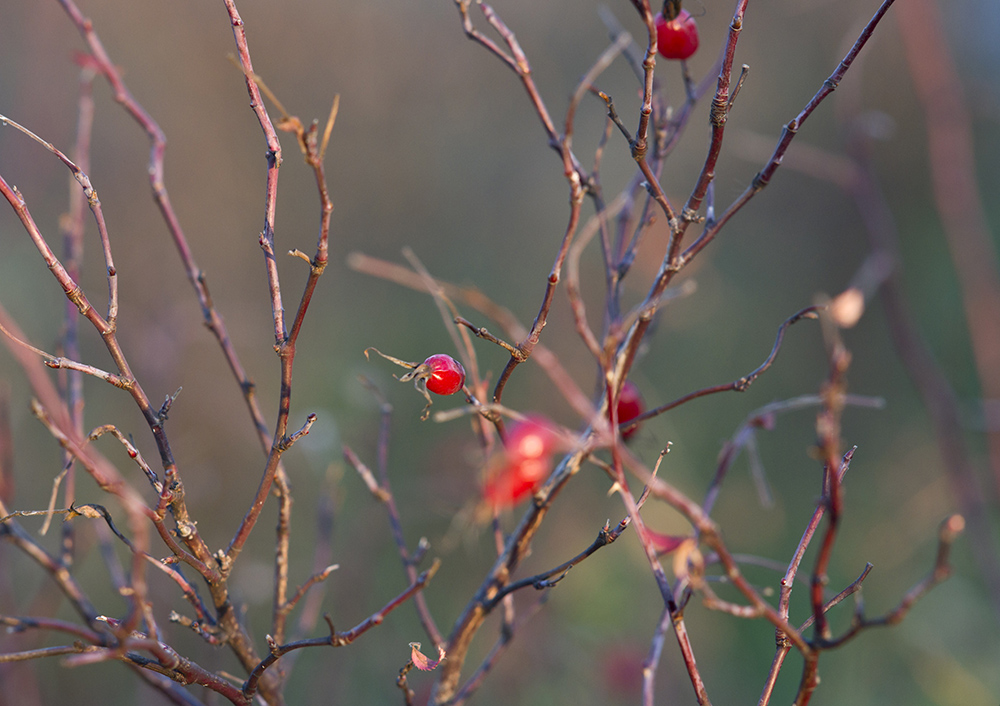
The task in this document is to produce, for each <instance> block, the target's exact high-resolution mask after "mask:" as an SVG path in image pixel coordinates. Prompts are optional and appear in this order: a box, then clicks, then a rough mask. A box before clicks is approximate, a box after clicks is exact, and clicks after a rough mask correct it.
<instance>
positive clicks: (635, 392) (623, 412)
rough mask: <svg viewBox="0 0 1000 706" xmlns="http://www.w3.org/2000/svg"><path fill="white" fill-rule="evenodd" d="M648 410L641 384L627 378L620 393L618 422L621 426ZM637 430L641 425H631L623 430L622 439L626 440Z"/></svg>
mask: <svg viewBox="0 0 1000 706" xmlns="http://www.w3.org/2000/svg"><path fill="white" fill-rule="evenodd" d="M645 411H646V405H645V403H644V402H643V400H642V395H641V394H640V393H639V386H638V385H636V384H635V383H634V382H632V381H631V380H626V381H625V384H624V385H622V389H621V392H619V393H618V424H619V426H621V425H622V424H625V423H626V422H631V421H632V420H633V419H635V418H636V417H638V416H639V415H640V414H642V413H643V412H645ZM637 431H639V425H638V424H636V425H635V426H632V427H629V428H628V429H626V430H625V431H623V432H622V439H625V440H626V441H627V440H628V439H629V438H630V437H631V436H632V435H633V434H635V433H636V432H637Z"/></svg>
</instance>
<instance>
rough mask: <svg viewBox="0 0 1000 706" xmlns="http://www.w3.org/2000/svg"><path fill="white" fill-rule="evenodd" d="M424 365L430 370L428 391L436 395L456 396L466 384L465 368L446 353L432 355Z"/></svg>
mask: <svg viewBox="0 0 1000 706" xmlns="http://www.w3.org/2000/svg"><path fill="white" fill-rule="evenodd" d="M423 364H424V365H426V366H427V367H428V368H429V369H430V377H428V378H427V389H428V390H430V391H431V392H433V393H434V394H435V395H454V394H455V393H456V392H458V391H459V390H461V389H462V385H464V384H465V368H463V367H462V364H461V363H459V362H458V361H457V360H455V359H454V358H452V357H451V356H450V355H447V354H446V353H438V354H436V355H432V356H431V357H430V358H428V359H427V360H425V361H424V362H423Z"/></svg>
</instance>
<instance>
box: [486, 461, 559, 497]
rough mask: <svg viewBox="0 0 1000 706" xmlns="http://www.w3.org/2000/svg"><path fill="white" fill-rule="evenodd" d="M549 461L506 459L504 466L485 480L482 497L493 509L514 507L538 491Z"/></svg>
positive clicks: (547, 472) (546, 473) (545, 474)
mask: <svg viewBox="0 0 1000 706" xmlns="http://www.w3.org/2000/svg"><path fill="white" fill-rule="evenodd" d="M550 463H551V462H550V459H549V458H548V457H547V456H546V457H544V458H524V459H512V458H509V457H508V458H507V460H506V462H505V463H504V465H502V466H501V467H500V468H498V469H497V470H496V472H495V473H493V475H492V476H491V477H490V478H489V479H487V481H486V485H485V486H483V497H484V498H485V499H486V502H488V503H489V504H490V505H492V506H493V507H497V508H505V507H514V506H515V505H517V504H518V503H520V502H521V501H522V500H524V499H525V498H526V497H528V496H529V495H531V494H532V493H534V492H535V491H536V490H538V486H539V485H541V483H542V481H543V480H545V478H546V476H548V474H549V470H550Z"/></svg>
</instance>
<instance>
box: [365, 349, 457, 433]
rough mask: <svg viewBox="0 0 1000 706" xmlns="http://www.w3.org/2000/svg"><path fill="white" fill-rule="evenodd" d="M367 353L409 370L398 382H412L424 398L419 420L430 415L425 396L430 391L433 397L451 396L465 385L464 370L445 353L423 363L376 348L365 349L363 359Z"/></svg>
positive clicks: (428, 401) (429, 402) (427, 395)
mask: <svg viewBox="0 0 1000 706" xmlns="http://www.w3.org/2000/svg"><path fill="white" fill-rule="evenodd" d="M369 351H375V352H376V353H378V354H379V355H380V356H382V357H383V358H385V359H386V360H390V361H392V362H393V363H395V364H396V365H399V366H402V367H404V368H409V369H410V372H408V373H405V374H404V375H401V376H400V377H399V381H400V382H409V381H410V380H413V386H414V387H415V388H417V392H419V393H420V394H421V395H423V396H424V398H425V399H426V400H427V405H426V406H425V407H424V411H423V412H421V414H420V418H421V419H427V416H428V415H429V414H430V411H429V410H430V406H431V404H433V403H432V402H431V396H430V395H429V394H427V391H428V390H430V391H431V392H433V393H434V394H435V395H453V394H455V393H456V392H458V391H459V390H461V389H462V386H463V385H465V368H463V367H462V364H461V363H459V362H458V361H457V360H455V359H454V358H452V357H451V356H450V355H447V354H445V353H437V354H435V355H432V356H431V357H429V358H427V359H426V360H424V362H423V363H410V362H408V361H405V360H400V359H399V358H394V357H392V356H391V355H386V354H385V353H383V352H382V351H380V350H378V349H377V348H366V349H365V357H366V358H367V357H368V352H369Z"/></svg>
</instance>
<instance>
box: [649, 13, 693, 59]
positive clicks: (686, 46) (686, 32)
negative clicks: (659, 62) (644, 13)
mask: <svg viewBox="0 0 1000 706" xmlns="http://www.w3.org/2000/svg"><path fill="white" fill-rule="evenodd" d="M654 24H655V25H656V50H657V52H658V53H659V54H660V55H662V56H663V57H665V58H667V59H688V58H690V57H691V56H692V55H693V54H694V53H695V52H696V51H698V25H697V24H696V23H695V21H694V18H693V17H691V13H690V12H688V11H687V10H682V9H681V6H680V2H675V1H674V0H667V2H665V3H664V5H663V12H661V13H658V14H657V15H656V19H655V20H654Z"/></svg>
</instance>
